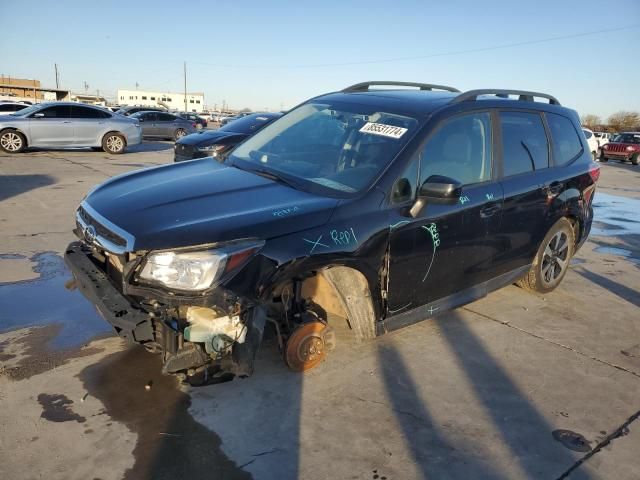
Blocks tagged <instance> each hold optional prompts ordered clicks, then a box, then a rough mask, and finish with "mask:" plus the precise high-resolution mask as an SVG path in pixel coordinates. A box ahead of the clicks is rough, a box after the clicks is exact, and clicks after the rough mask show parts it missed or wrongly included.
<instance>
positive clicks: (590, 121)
mask: <svg viewBox="0 0 640 480" xmlns="http://www.w3.org/2000/svg"><path fill="white" fill-rule="evenodd" d="M580 123H581V124H582V125H583V126H585V127H587V128H590V129H592V130H593V129H594V128H595V127H596V126H597V125H600V124H601V123H602V120H600V117H599V116H598V115H593V114H592V113H588V114H586V115H583V116H582V117H580Z"/></svg>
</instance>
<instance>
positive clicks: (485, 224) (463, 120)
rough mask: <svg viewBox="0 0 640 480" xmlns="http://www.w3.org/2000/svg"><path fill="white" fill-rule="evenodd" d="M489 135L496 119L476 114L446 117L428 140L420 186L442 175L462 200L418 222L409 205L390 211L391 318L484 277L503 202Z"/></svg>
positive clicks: (435, 206) (430, 207)
mask: <svg viewBox="0 0 640 480" xmlns="http://www.w3.org/2000/svg"><path fill="white" fill-rule="evenodd" d="M492 138H493V137H492V134H491V114H490V113H488V112H476V113H469V114H464V115H461V116H457V117H454V118H452V119H449V120H446V121H445V122H444V123H443V124H442V125H441V126H440V127H438V128H437V130H436V131H435V132H434V133H433V134H432V135H431V136H430V137H429V138H428V139H427V142H426V144H425V145H424V147H423V149H422V152H421V153H420V155H419V157H420V160H419V161H420V173H419V180H418V185H421V184H422V183H423V182H424V181H426V180H428V179H429V177H431V176H433V175H444V176H447V177H450V178H453V179H455V180H457V181H459V182H460V183H462V184H463V187H462V195H461V196H460V198H459V199H458V201H457V202H456V203H453V204H442V203H427V205H426V206H425V207H424V208H423V210H422V212H420V214H419V215H417V216H416V218H412V217H410V216H408V215H407V213H406V211H407V208H406V206H399V207H398V208H397V209H396V210H393V211H392V214H391V215H392V216H391V218H390V230H391V233H390V262H389V285H388V293H387V296H388V299H387V305H388V312H387V314H388V315H389V316H391V315H395V314H398V313H402V312H404V311H407V310H410V309H413V308H416V307H419V306H422V305H427V304H430V303H433V302H435V301H437V300H439V299H442V298H444V297H446V296H449V295H451V294H454V293H456V292H460V291H462V290H465V289H467V288H469V287H472V286H474V285H477V284H479V283H482V282H483V281H484V280H486V279H487V278H486V277H487V275H488V273H489V270H490V267H491V262H492V258H493V255H494V253H495V250H494V247H493V246H492V245H491V242H490V240H491V239H493V238H494V237H495V236H496V235H497V234H498V232H499V227H500V217H501V213H502V199H503V197H502V189H501V186H500V184H499V182H498V181H497V180H496V179H495V175H494V173H493V167H492V164H493V162H492V151H493V145H492V141H493V140H492ZM434 308H435V310H434V311H433V312H431V313H435V311H436V310H437V309H438V308H439V307H434Z"/></svg>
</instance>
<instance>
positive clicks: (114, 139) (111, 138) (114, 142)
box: [102, 133, 127, 155]
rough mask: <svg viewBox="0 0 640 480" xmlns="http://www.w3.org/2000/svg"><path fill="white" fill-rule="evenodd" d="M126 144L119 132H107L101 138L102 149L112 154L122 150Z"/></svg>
mask: <svg viewBox="0 0 640 480" xmlns="http://www.w3.org/2000/svg"><path fill="white" fill-rule="evenodd" d="M126 145H127V144H126V142H125V140H124V137H123V136H122V135H120V134H119V133H107V134H106V135H105V136H104V138H103V139H102V149H103V150H104V151H105V152H107V153H111V154H114V155H118V154H120V153H122V152H124V147H126Z"/></svg>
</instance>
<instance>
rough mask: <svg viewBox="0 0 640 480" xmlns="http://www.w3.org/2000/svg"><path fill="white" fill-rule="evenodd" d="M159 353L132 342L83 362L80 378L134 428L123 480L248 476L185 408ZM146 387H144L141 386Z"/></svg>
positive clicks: (187, 399) (240, 478)
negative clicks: (91, 361) (134, 439)
mask: <svg viewBox="0 0 640 480" xmlns="http://www.w3.org/2000/svg"><path fill="white" fill-rule="evenodd" d="M161 368H162V365H161V361H160V356H159V355H153V354H150V353H149V352H147V351H145V350H144V349H143V348H142V347H139V346H135V347H132V348H129V349H127V350H125V351H123V352H118V353H115V354H113V355H111V356H109V357H107V358H105V359H104V360H101V361H100V362H98V363H96V364H93V365H90V366H88V367H86V368H85V369H84V370H83V371H82V372H80V375H79V378H80V380H81V381H82V382H83V384H84V387H85V388H86V390H87V393H88V394H89V396H90V397H94V398H97V399H98V400H100V401H101V402H102V403H103V404H104V407H105V410H106V412H105V413H106V414H107V415H108V416H109V418H111V419H113V420H114V421H116V422H122V423H124V424H125V425H126V426H127V427H128V428H129V429H131V430H132V431H134V432H136V434H137V435H138V439H137V442H136V446H135V448H134V450H133V456H134V458H135V464H134V465H133V466H132V467H131V468H130V469H129V470H128V471H127V472H126V474H125V475H124V478H125V480H133V479H139V478H153V479H156V480H171V479H175V478H224V479H229V480H234V479H237V480H245V479H250V478H251V475H250V474H249V473H247V472H245V471H243V470H242V467H241V466H237V465H236V464H235V463H234V462H233V461H231V460H230V459H229V458H228V457H227V456H226V455H225V454H224V453H223V452H222V450H221V447H222V442H221V440H220V437H218V435H217V434H216V433H214V432H213V431H211V430H209V429H207V428H206V427H204V426H203V425H201V424H200V423H198V422H196V421H195V420H194V419H193V417H192V416H191V414H190V413H189V406H190V405H191V398H190V397H189V395H187V394H186V393H184V392H182V391H181V390H180V388H179V387H178V381H177V379H176V377H174V376H169V375H162V373H161ZM146 385H149V386H150V388H149V389H146V388H145V386H146Z"/></svg>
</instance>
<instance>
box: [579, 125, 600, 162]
mask: <svg viewBox="0 0 640 480" xmlns="http://www.w3.org/2000/svg"><path fill="white" fill-rule="evenodd" d="M582 133H584V137H585V138H586V139H587V145H589V151H590V152H591V156H592V157H593V161H594V162H595V161H596V160H597V159H598V151H599V150H600V145H599V144H598V140H597V139H596V136H595V135H594V134H593V130H590V129H588V128H585V127H582Z"/></svg>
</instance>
